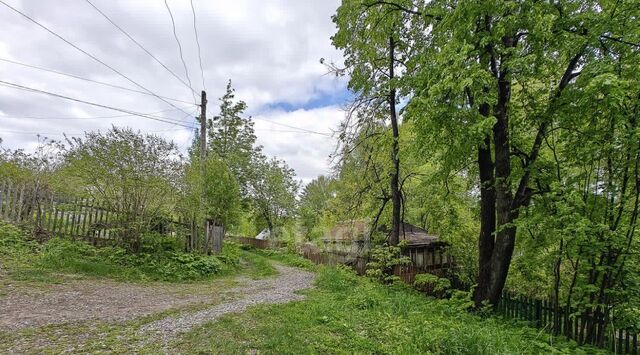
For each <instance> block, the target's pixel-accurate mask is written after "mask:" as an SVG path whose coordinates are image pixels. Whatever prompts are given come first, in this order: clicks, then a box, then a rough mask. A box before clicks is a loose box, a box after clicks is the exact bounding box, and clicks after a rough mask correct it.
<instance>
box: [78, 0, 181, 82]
mask: <svg viewBox="0 0 640 355" xmlns="http://www.w3.org/2000/svg"><path fill="white" fill-rule="evenodd" d="M85 1H86V2H87V3H89V5H91V7H93V8H94V9H95V10H96V11H98V13H100V15H102V17H104V18H105V19H107V21H109V22H110V23H111V24H112V25H113V26H114V27H115V28H117V29H118V30H120V32H122V33H123V34H124V35H125V36H127V37H128V38H129V39H130V40H131V41H132V42H133V43H135V44H136V45H137V46H138V47H140V49H142V50H143V51H145V53H147V54H148V55H149V56H150V57H151V58H153V60H155V61H156V62H157V63H158V64H160V65H161V66H162V67H163V68H164V69H166V70H167V71H168V72H169V73H170V74H171V75H173V76H174V77H175V78H176V79H178V80H179V81H180V82H181V83H182V84H184V85H185V86H186V87H187V88H188V89H189V90H190V91H192V92H193V88H191V86H190V85H189V84H187V83H186V82H185V81H184V80H183V79H182V78H181V77H179V76H178V75H177V74H176V73H174V72H173V71H172V70H171V69H169V67H167V66H166V65H165V64H164V63H163V62H162V61H160V59H158V58H157V57H156V56H155V55H153V54H152V53H151V52H150V51H149V50H148V49H147V48H145V47H144V46H143V45H142V44H140V42H138V41H137V40H136V39H135V38H133V37H132V36H131V35H130V34H129V33H128V32H127V31H125V30H124V29H123V28H122V27H120V26H118V24H116V23H115V22H114V21H113V20H112V19H111V18H110V17H109V16H107V15H106V14H105V13H104V12H102V11H101V10H100V9H99V8H98V7H97V6H96V5H94V4H93V3H92V2H91V1H89V0H85Z"/></svg>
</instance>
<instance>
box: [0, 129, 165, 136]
mask: <svg viewBox="0 0 640 355" xmlns="http://www.w3.org/2000/svg"><path fill="white" fill-rule="evenodd" d="M0 132H4V133H11V134H23V135H32V134H38V135H49V136H64V135H70V136H79V135H81V134H85V133H86V132H76V133H67V132H61V133H56V132H36V131H30V132H28V131H15V130H11V129H2V130H0ZM161 132H167V131H166V130H159V131H148V132H145V133H161Z"/></svg>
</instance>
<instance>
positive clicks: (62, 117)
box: [0, 107, 195, 120]
mask: <svg viewBox="0 0 640 355" xmlns="http://www.w3.org/2000/svg"><path fill="white" fill-rule="evenodd" d="M185 108H188V107H185ZM169 111H175V109H174V108H170V109H166V110H161V111H155V112H149V113H146V112H145V113H144V114H145V115H157V114H159V113H163V112H169ZM194 112H195V111H194ZM192 114H193V113H192ZM133 116H135V115H130V114H122V115H110V116H91V117H71V116H54V117H42V116H0V119H1V118H12V119H28V120H95V119H104V118H122V117H133Z"/></svg>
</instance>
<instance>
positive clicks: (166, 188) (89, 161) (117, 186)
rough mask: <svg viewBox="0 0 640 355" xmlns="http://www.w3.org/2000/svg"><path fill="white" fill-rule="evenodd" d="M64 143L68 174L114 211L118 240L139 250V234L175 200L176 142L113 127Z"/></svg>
mask: <svg viewBox="0 0 640 355" xmlns="http://www.w3.org/2000/svg"><path fill="white" fill-rule="evenodd" d="M68 142H69V144H70V147H69V148H68V149H67V150H66V152H65V161H66V165H65V172H66V174H67V175H68V176H69V177H73V178H75V179H76V181H78V182H79V183H80V184H81V186H82V188H83V190H84V192H85V193H86V194H87V195H88V196H90V197H92V198H94V199H96V200H99V201H101V202H103V203H104V204H105V205H106V207H107V208H108V209H110V210H111V211H112V212H113V213H114V217H115V218H116V221H117V228H118V230H119V232H120V233H119V234H120V237H121V239H122V242H123V243H124V244H126V245H128V246H129V247H130V248H131V249H132V250H134V251H137V250H138V249H139V247H140V244H141V241H140V236H141V234H142V233H143V232H144V231H146V230H148V229H149V228H150V223H152V221H153V220H154V219H155V218H157V217H159V216H161V215H162V214H163V213H166V212H167V211H168V210H169V209H170V207H171V206H172V204H173V201H174V193H173V192H174V187H175V185H176V183H177V181H178V176H179V171H180V169H179V168H180V165H181V162H180V157H179V155H178V152H177V150H176V147H175V145H174V144H173V143H172V142H167V141H166V140H164V139H162V138H161V137H158V136H155V135H149V134H147V135H143V134H142V133H140V132H135V131H133V130H132V129H130V128H117V127H113V128H112V129H110V130H109V131H107V132H106V133H101V132H89V133H86V134H85V137H84V139H82V138H72V139H69V140H68Z"/></svg>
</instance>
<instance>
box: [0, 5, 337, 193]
mask: <svg viewBox="0 0 640 355" xmlns="http://www.w3.org/2000/svg"><path fill="white" fill-rule="evenodd" d="M7 2H8V3H9V4H10V5H12V6H14V7H16V8H18V9H20V10H21V11H23V12H25V13H26V14H28V15H29V16H32V17H33V18H34V19H36V20H37V21H39V22H41V23H43V24H44V25H46V26H48V27H50V28H51V29H52V30H54V31H56V32H57V33H59V34H60V35H62V36H63V37H65V38H68V39H69V40H70V41H72V42H74V43H76V44H77V45H78V46H80V47H81V48H83V49H85V50H87V51H88V52H90V53H92V54H94V55H95V56H96V57H98V58H100V59H101V60H103V61H105V62H106V63H108V64H109V65H111V66H113V67H114V68H116V69H118V70H119V71H121V72H122V73H124V74H125V75H127V76H128V77H130V78H131V79H133V80H134V81H136V82H138V83H140V84H141V85H143V86H144V87H146V88H148V89H150V90H152V91H153V92H154V93H157V94H158V95H163V96H167V97H171V98H176V99H180V100H185V101H188V102H192V101H193V98H192V95H191V93H190V90H189V89H187V88H186V87H185V86H184V85H183V84H181V83H180V82H179V81H178V80H176V79H175V78H174V77H172V75H171V74H170V73H168V72H167V71H166V70H165V69H163V68H162V67H161V66H160V65H159V64H157V63H156V62H154V61H153V59H152V58H150V57H149V56H148V55H147V54H146V53H144V52H143V51H142V50H141V49H140V48H138V47H137V46H136V45H135V44H133V43H132V42H130V41H129V39H127V38H126V37H125V36H124V35H123V34H122V33H120V32H119V31H118V30H117V29H116V28H114V27H113V26H112V25H111V24H110V23H109V22H107V20H105V19H104V18H103V17H101V16H100V14H98V13H97V12H96V11H95V10H94V9H93V8H91V6H90V5H89V4H88V3H86V2H83V1H77V0H57V1H55V2H53V1H40V0H23V1H18V0H13V1H11V0H8V1H7ZM92 2H93V3H95V4H96V6H97V7H99V8H100V9H101V10H102V11H103V12H105V13H106V14H107V15H109V16H110V17H111V18H112V19H113V20H114V21H115V22H116V23H117V24H118V25H120V26H121V27H122V28H124V29H125V30H126V31H127V32H128V33H130V34H131V35H132V36H133V37H134V38H136V39H137V40H138V41H139V42H141V43H142V44H143V45H144V46H145V47H146V48H147V49H148V50H150V51H151V52H152V53H153V54H154V55H155V56H156V57H158V58H159V59H160V60H161V61H162V62H163V63H165V64H166V65H167V66H169V67H170V68H171V70H172V71H173V72H174V73H176V74H177V75H178V76H180V77H182V78H184V76H185V74H184V69H183V67H182V63H181V61H180V58H179V55H178V48H177V44H176V42H175V40H174V38H173V32H172V29H171V22H170V19H169V15H168V13H167V11H166V8H165V7H164V2H163V1H156V0H146V1H125V0H117V1H113V0H92ZM169 4H170V6H171V9H172V11H173V14H174V17H175V19H176V25H177V33H178V36H179V38H180V40H181V44H182V46H183V51H184V56H185V61H186V62H187V67H188V69H189V74H190V77H191V80H192V84H193V87H194V89H195V90H196V91H197V92H199V91H200V90H201V89H202V84H201V82H202V80H201V74H200V66H199V62H198V54H197V53H198V52H197V47H196V42H195V36H194V31H193V22H192V14H191V8H190V4H189V2H188V1H178V0H170V1H169ZM194 5H195V7H196V9H197V23H198V33H199V38H200V44H201V48H202V59H203V66H204V76H205V79H206V86H207V91H208V96H209V102H210V104H209V112H210V116H213V115H214V114H216V113H217V104H218V102H217V98H218V97H220V96H221V95H222V94H223V92H224V88H225V85H226V81H227V80H228V79H232V80H233V83H234V87H235V88H236V89H237V92H236V93H237V95H236V96H237V98H238V99H242V100H245V101H246V102H247V104H248V105H249V112H248V114H251V115H253V116H254V117H256V118H259V120H258V122H257V123H256V128H258V129H259V130H258V132H257V133H258V136H259V139H260V143H261V144H263V145H264V146H265V152H266V153H267V154H270V155H277V156H278V157H279V158H281V159H285V160H287V162H289V164H290V165H291V166H292V167H294V168H295V169H296V171H297V172H298V174H299V175H300V177H302V178H303V179H304V180H306V181H308V180H309V179H311V178H312V177H314V175H315V174H319V173H325V172H326V170H327V169H326V167H327V163H326V159H325V158H326V156H327V155H328V154H329V153H331V151H332V149H333V144H334V141H333V139H331V138H327V137H324V136H321V135H314V134H299V133H298V134H296V133H291V132H274V131H275V130H276V129H277V130H279V131H283V130H290V129H287V128H285V127H282V126H277V125H273V124H270V125H266V126H265V123H264V121H262V122H261V121H260V119H265V120H273V121H274V122H281V123H285V124H290V125H294V126H299V127H303V128H305V129H308V130H317V131H321V132H326V131H328V130H329V128H335V126H336V125H337V122H338V121H339V120H340V118H341V117H342V116H343V115H342V113H341V112H340V111H339V109H338V108H337V107H335V106H329V107H321V108H317V109H309V110H302V109H301V110H296V111H293V112H288V113H287V112H284V111H272V110H269V109H268V108H269V107H273V106H274V105H277V104H282V103H286V104H288V105H290V106H291V107H302V105H304V104H305V103H307V102H310V101H313V100H317V99H318V98H322V97H324V96H331V95H332V94H335V92H341V91H342V90H344V81H336V80H335V79H334V78H332V77H331V76H326V75H324V74H325V68H324V67H323V66H322V65H321V64H320V63H319V61H318V60H319V58H321V57H324V58H328V59H332V60H334V61H338V62H339V61H341V55H340V53H339V52H338V51H336V50H335V49H334V48H333V47H332V46H331V43H330V38H329V37H330V36H331V35H332V34H333V33H334V31H335V29H334V24H333V23H332V22H331V15H332V14H333V13H334V11H335V9H336V8H337V6H338V5H339V1H338V0H331V1H325V0H323V1H315V0H234V1H205V0H194ZM0 22H1V23H2V24H3V30H2V31H0V57H1V58H5V59H12V60H17V61H20V62H24V63H27V64H32V65H37V66H42V67H46V68H49V69H53V70H58V71H62V72H67V73H71V74H74V75H79V76H83V77H87V78H90V79H93V80H99V81H104V82H108V83H111V84H114V85H120V86H125V87H128V88H132V89H136V90H141V89H140V88H138V87H136V86H135V85H133V84H132V83H131V82H129V81H127V80H126V79H124V78H122V77H120V76H118V75H117V74H116V73H114V72H112V71H111V70H109V69H108V68H105V67H104V66H102V65H100V64H99V63H96V62H95V61H93V60H92V59H90V58H89V57H87V56H85V55H83V54H82V53H80V52H78V51H77V50H76V49H74V48H72V47H71V46H69V45H67V44H65V43H64V42H63V41H61V40H59V39H58V38H55V37H54V36H52V35H51V34H49V33H47V32H46V31H45V30H43V29H41V28H39V27H37V26H36V25H35V24H33V23H31V22H29V21H28V20H26V19H24V18H22V17H21V16H20V15H18V14H16V13H14V12H13V11H11V10H10V9H8V8H6V7H4V6H1V5H0ZM0 73H1V76H0V77H1V79H0V80H5V81H8V82H13V83H17V84H20V85H24V86H28V87H33V88H38V89H41V90H46V91H51V92H55V93H60V94H63V95H68V96H72V97H76V98H80V99H83V100H87V101H92V102H96V103H101V104H106V105H110V106H115V107H119V108H123V109H126V110H132V111H137V112H145V113H152V112H153V113H156V115H158V116H163V117H167V118H170V119H173V120H184V121H185V122H189V123H193V122H194V121H193V120H192V119H190V118H189V117H188V115H185V114H184V113H182V112H181V111H179V110H176V109H173V108H172V107H171V106H169V105H167V104H166V103H164V102H162V101H160V100H158V99H157V98H154V97H152V96H148V95H141V94H137V93H131V92H127V91H122V90H117V89H114V88H110V87H105V86H100V85H97V84H94V83H90V82H85V81H80V80H77V79H72V78H66V77H62V76H59V75H56V74H52V73H46V72H41V71H37V70H34V69H31V68H25V67H20V66H17V65H14V64H10V63H6V62H2V61H0ZM320 102H321V100H320ZM175 105H176V106H178V107H180V108H183V109H184V110H185V111H186V112H187V113H189V114H192V113H195V111H196V109H197V108H196V107H195V106H194V105H188V104H182V103H181V104H175ZM276 107H277V106H276ZM167 110H168V111H167ZM159 111H163V112H159ZM0 112H2V113H3V116H0V137H2V139H3V141H4V142H3V146H5V147H9V148H26V149H32V148H33V146H34V144H35V142H36V141H37V138H36V136H35V134H34V133H35V132H38V133H42V134H44V135H49V136H52V137H54V138H55V137H57V138H60V137H61V134H62V132H66V133H71V134H77V133H82V132H84V131H88V130H105V129H108V128H109V127H110V126H111V125H118V126H123V125H126V126H131V127H133V128H135V129H139V130H141V131H144V132H156V133H157V134H160V135H162V136H164V137H166V138H168V139H173V140H175V141H176V143H177V144H178V145H181V146H183V147H186V146H187V145H188V144H189V143H190V141H191V137H192V132H191V130H190V129H188V128H183V127H179V126H171V125H168V124H165V123H160V122H156V121H152V120H148V119H144V118H140V117H107V116H115V115H118V114H119V113H118V112H113V111H109V110H106V109H101V108H96V107H91V106H87V105H84V104H81V103H75V102H71V101H65V100H61V99H58V98H53V97H48V96H42V95H40V94H35V93H29V92H25V91H19V90H16V89H11V88H6V87H4V86H0ZM158 112H159V113H158ZM185 116H187V117H185ZM9 117H16V118H9ZM25 117H42V118H46V117H56V118H62V117H76V118H77V117H101V118H97V119H74V120H65V119H34V118H25ZM261 130H267V131H261Z"/></svg>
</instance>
